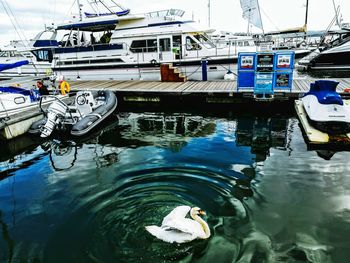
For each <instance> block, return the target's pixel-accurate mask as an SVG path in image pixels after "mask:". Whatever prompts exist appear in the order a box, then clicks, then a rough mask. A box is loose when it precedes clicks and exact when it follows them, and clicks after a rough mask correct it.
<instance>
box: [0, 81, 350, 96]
mask: <svg viewBox="0 0 350 263" xmlns="http://www.w3.org/2000/svg"><path fill="white" fill-rule="evenodd" d="M315 80H317V79H313V78H301V79H294V80H293V85H292V90H291V91H290V90H287V89H275V93H286V94H290V96H294V95H295V94H303V93H305V92H307V91H308V90H309V87H310V83H312V82H314V81H315ZM332 80H334V81H338V82H339V85H338V87H337V91H338V92H339V93H343V92H344V89H346V88H350V78H332ZM34 84H35V81H34V80H29V79H28V80H25V81H23V80H21V81H17V80H9V81H6V82H2V81H0V86H4V85H20V86H23V87H33V85H34ZM69 84H70V86H71V89H72V90H77V91H78V90H84V89H110V90H113V91H115V92H128V93H130V92H133V93H135V94H137V93H159V94H164V93H169V94H177V95H181V94H191V93H199V94H200V93H203V94H217V93H221V94H225V93H226V94H228V95H231V96H232V94H235V93H237V94H239V93H253V88H244V89H237V82H236V81H224V80H222V81H221V80H218V81H186V82H160V81H117V80H103V81H102V80H101V81H92V80H77V81H69Z"/></svg>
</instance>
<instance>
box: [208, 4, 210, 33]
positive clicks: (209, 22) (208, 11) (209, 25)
mask: <svg viewBox="0 0 350 263" xmlns="http://www.w3.org/2000/svg"><path fill="white" fill-rule="evenodd" d="M208 25H209V27H210V0H208Z"/></svg>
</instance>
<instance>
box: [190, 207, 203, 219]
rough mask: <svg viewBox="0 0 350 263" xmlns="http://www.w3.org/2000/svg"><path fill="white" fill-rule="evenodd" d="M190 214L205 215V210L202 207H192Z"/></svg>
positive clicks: (192, 215)
mask: <svg viewBox="0 0 350 263" xmlns="http://www.w3.org/2000/svg"><path fill="white" fill-rule="evenodd" d="M190 214H191V217H192V218H193V217H194V216H196V215H199V216H205V215H206V214H205V212H204V211H203V210H202V209H200V208H199V207H192V208H191V212H190Z"/></svg>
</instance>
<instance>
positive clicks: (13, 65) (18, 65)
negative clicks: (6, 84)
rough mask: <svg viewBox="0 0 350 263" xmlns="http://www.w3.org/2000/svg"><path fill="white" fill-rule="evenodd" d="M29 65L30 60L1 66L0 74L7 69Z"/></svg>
mask: <svg viewBox="0 0 350 263" xmlns="http://www.w3.org/2000/svg"><path fill="white" fill-rule="evenodd" d="M28 63H29V61H28V60H22V61H18V62H15V63H5V64H0V72H1V71H4V70H7V69H12V68H18V67H20V66H23V65H27V64H28Z"/></svg>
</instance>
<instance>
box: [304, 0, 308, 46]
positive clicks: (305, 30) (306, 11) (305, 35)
mask: <svg viewBox="0 0 350 263" xmlns="http://www.w3.org/2000/svg"><path fill="white" fill-rule="evenodd" d="M308 12H309V0H306V10H305V23H304V40H306V37H307V17H308Z"/></svg>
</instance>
